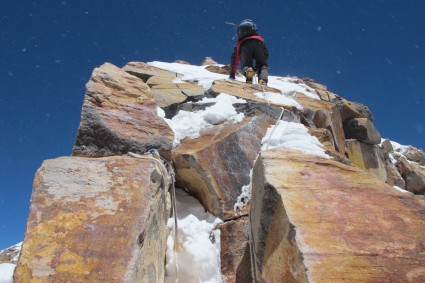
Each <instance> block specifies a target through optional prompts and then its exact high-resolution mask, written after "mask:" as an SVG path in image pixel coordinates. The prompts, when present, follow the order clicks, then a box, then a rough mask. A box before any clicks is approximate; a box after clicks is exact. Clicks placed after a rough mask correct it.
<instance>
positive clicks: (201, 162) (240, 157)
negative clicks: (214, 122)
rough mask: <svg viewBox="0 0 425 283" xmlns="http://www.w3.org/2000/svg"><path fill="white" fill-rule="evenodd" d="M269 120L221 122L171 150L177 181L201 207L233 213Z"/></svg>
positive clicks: (227, 214) (226, 214) (226, 215)
mask: <svg viewBox="0 0 425 283" xmlns="http://www.w3.org/2000/svg"><path fill="white" fill-rule="evenodd" d="M272 123H273V120H272V119H271V118H270V117H267V116H266V115H260V116H258V117H253V118H247V119H245V120H244V121H243V122H241V123H238V124H233V123H231V122H227V123H224V124H222V125H219V126H216V127H214V128H212V129H207V130H205V131H203V132H202V133H201V136H200V137H199V138H197V139H186V140H184V141H183V142H182V144H181V145H180V146H178V147H177V148H175V149H174V150H173V162H174V164H175V169H176V181H177V183H178V184H179V185H180V186H182V187H184V188H186V189H188V190H189V191H190V192H191V193H192V194H194V195H195V196H196V197H197V198H198V199H199V200H200V201H201V203H202V204H203V205H204V206H205V208H206V209H207V210H208V211H209V212H211V213H213V214H214V215H216V216H219V217H220V218H222V219H232V218H234V217H235V214H236V211H234V205H235V203H236V200H237V197H238V196H239V195H240V190H241V188H242V187H243V186H244V185H247V184H249V182H250V178H249V172H250V170H251V168H252V165H253V163H254V160H255V158H256V157H257V153H258V151H259V150H260V147H261V139H262V137H263V136H264V134H265V133H266V130H267V128H268V127H269V126H270V125H272Z"/></svg>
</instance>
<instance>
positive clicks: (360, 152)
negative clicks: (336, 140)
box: [345, 139, 387, 182]
mask: <svg viewBox="0 0 425 283" xmlns="http://www.w3.org/2000/svg"><path fill="white" fill-rule="evenodd" d="M345 145H346V150H347V156H348V159H350V161H351V162H352V163H353V164H355V165H356V166H358V167H360V168H361V169H364V170H367V171H369V172H370V173H371V174H373V175H374V176H376V178H378V179H379V180H381V181H383V182H385V181H386V180H387V171H386V169H385V163H384V160H382V159H381V155H380V149H379V146H378V145H370V144H366V143H362V142H359V141H358V140H354V139H348V140H346V142H345Z"/></svg>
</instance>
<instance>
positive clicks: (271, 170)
mask: <svg viewBox="0 0 425 283" xmlns="http://www.w3.org/2000/svg"><path fill="white" fill-rule="evenodd" d="M252 186H253V188H252V189H253V196H252V207H251V214H252V215H251V219H252V230H253V234H254V237H253V241H254V248H253V250H254V253H255V254H254V255H255V267H256V272H255V274H256V280H257V281H258V282H343V281H352V282H421V281H424V280H425V270H424V268H423V266H424V265H425V257H424V255H423V252H424V251H425V250H424V247H425V246H424V240H423V237H422V235H423V232H424V231H425V222H424V219H425V218H424V217H425V214H424V213H425V203H423V202H421V201H418V200H416V199H415V198H413V197H412V196H410V195H406V194H405V193H401V192H397V191H396V190H393V189H392V188H391V187H389V186H388V185H386V184H385V183H383V182H381V181H379V180H378V179H376V178H374V177H373V176H372V175H369V174H367V173H365V172H364V171H362V170H360V169H358V168H356V167H352V166H347V165H343V164H341V163H338V162H335V161H332V160H327V159H324V158H321V157H316V156H312V155H306V154H301V153H300V152H297V151H294V150H285V149H275V150H270V151H266V152H262V154H261V158H259V159H257V162H256V165H255V168H254V175H253V185H252ZM405 231H409V236H408V240H407V239H406V236H407V235H406V233H405Z"/></svg>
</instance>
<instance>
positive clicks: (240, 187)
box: [14, 58, 425, 283]
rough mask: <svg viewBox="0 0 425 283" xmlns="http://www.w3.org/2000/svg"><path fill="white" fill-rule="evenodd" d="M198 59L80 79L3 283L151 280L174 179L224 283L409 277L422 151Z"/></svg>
mask: <svg viewBox="0 0 425 283" xmlns="http://www.w3.org/2000/svg"><path fill="white" fill-rule="evenodd" d="M179 62H180V61H179ZM181 64H184V65H181ZM204 64H205V66H195V65H190V64H188V63H186V62H180V65H179V63H170V64H167V63H161V62H152V63H148V64H147V63H143V62H130V63H128V64H127V65H126V66H124V67H123V68H118V67H116V66H113V65H111V64H108V63H106V64H104V65H102V66H100V67H99V68H96V69H95V70H94V71H93V74H92V77H91V78H90V81H89V82H88V83H87V88H86V89H87V90H86V95H85V98H84V104H83V108H82V113H81V122H80V125H79V129H78V134H77V137H76V141H75V146H74V148H73V156H71V157H62V158H57V159H53V160H47V161H45V162H44V163H43V165H42V167H41V168H40V169H39V170H38V171H37V174H36V177H35V181H34V187H33V194H32V199H31V210H30V216H29V220H28V224H27V231H26V235H25V240H24V242H23V246H22V252H21V254H20V258H19V261H18V264H17V268H16V271H15V275H14V279H15V282H62V281H66V282H68V281H69V282H164V278H165V275H164V272H165V270H166V268H165V266H164V262H166V261H165V257H166V254H165V253H166V239H167V236H168V234H169V233H170V231H169V228H170V224H168V227H167V220H168V219H169V217H170V216H171V208H170V194H169V189H170V187H172V186H170V184H174V182H170V181H172V180H173V179H172V177H173V176H174V175H175V185H176V186H179V187H181V188H183V189H185V190H186V191H187V192H189V193H190V194H192V195H193V196H195V197H196V198H198V199H199V201H200V202H201V203H202V204H203V206H204V207H205V210H206V211H208V212H210V213H212V214H213V215H214V216H216V217H220V218H221V219H222V220H223V221H224V223H221V224H219V225H217V229H220V231H221V238H220V239H221V241H220V243H221V266H220V267H221V277H222V278H223V280H225V282H235V283H236V282H238V283H245V282H252V281H253V280H255V281H256V282H343V281H350V282H422V281H425V269H424V268H423V266H425V241H424V239H423V235H424V233H425V196H424V193H425V168H424V165H425V154H424V153H423V151H422V150H420V149H416V148H414V147H403V146H400V145H396V144H395V143H392V142H390V141H388V140H386V141H381V136H380V133H379V132H378V130H377V129H376V128H375V126H374V125H373V115H372V113H371V112H370V110H369V109H368V108H367V107H366V106H364V105H361V104H358V103H355V102H350V101H347V100H345V99H344V98H342V97H341V96H339V95H337V94H335V93H333V92H332V91H330V90H329V89H327V87H326V86H324V85H322V84H319V83H317V82H314V81H313V80H312V79H309V78H306V79H298V78H295V77H285V78H283V77H282V78H278V77H276V78H271V79H270V80H269V86H267V87H264V88H260V87H258V86H257V85H255V84H254V85H246V84H244V83H242V82H240V81H237V80H236V81H230V80H227V77H228V69H229V67H228V66H221V65H218V64H217V63H216V62H215V61H213V60H212V59H211V58H208V59H206V60H205V62H204ZM197 73H199V77H197V76H196V74H197ZM222 96H224V97H226V96H227V99H228V101H233V99H235V97H237V98H238V99H235V100H236V102H226V103H228V104H221V105H220V107H221V108H220V107H215V108H214V106H216V105H215V103H217V104H218V102H217V99H218V98H219V97H222ZM241 98H242V99H241ZM158 108H161V109H158ZM229 108H230V110H229ZM226 111H227V112H228V113H226V114H229V113H230V114H229V115H230V116H229V115H228V116H226V115H224V114H223V113H224V112H226ZM199 113H201V114H202V113H203V114H202V115H203V116H202V115H198V114H199ZM195 114H197V115H195ZM185 115H186V116H185ZM188 117H189V118H188ZM175 118H177V119H175ZM185 119H186V120H185ZM181 121H185V123H184V125H181V124H179V122H181ZM278 124H279V125H280V126H282V125H283V126H282V127H281V128H280V130H278V131H280V133H279V136H280V138H275V137H274V138H273V134H275V135H276V133H275V130H276V128H278V127H274V126H275V125H278ZM176 125H177V126H176ZM291 125H296V127H293V129H292V131H289V132H285V127H289V128H290V127H291ZM171 127H173V128H171ZM181 132H184V134H182V133H181ZM266 137H267V138H266ZM306 141H308V142H306ZM270 145H271V147H270V148H271V149H269V146H270ZM312 145H314V148H313V149H312V148H311V146H312ZM317 150H319V151H320V153H318V151H317ZM312 154H317V155H312ZM319 155H320V156H319ZM171 168H173V169H171ZM393 186H396V187H395V188H394V187H393ZM403 189H405V190H403ZM415 194H416V195H417V196H415ZM188 211H190V210H189V209H188ZM193 217H194V216H193ZM171 222H173V221H171ZM199 222H200V223H201V222H202V221H199ZM219 222H220V221H219ZM169 223H170V221H169ZM215 223H218V222H215ZM211 226H213V225H211ZM208 229H210V228H208ZM194 231H195V232H194V233H196V229H195V230H194ZM213 234H214V235H217V234H216V233H215V232H212V231H211V234H210V235H213ZM207 235H208V233H207ZM186 236H188V237H189V236H190V235H186ZM174 237H175V238H177V237H178V235H174ZM206 238H208V237H206ZM169 239H172V237H170V238H169ZM216 239H217V238H216V237H213V236H211V237H210V240H211V241H216ZM171 241H172V240H171ZM171 244H172V243H168V250H173V249H172V248H170V247H171V246H170V245H171ZM181 249H184V247H181V246H176V248H175V249H174V252H175V253H178V252H179V250H181ZM168 256H170V255H168ZM175 258H178V257H175ZM182 258H184V256H182ZM168 259H170V257H169V258H168ZM167 262H168V261H167ZM171 262H172V261H171ZM206 262H208V260H206ZM182 264H187V263H185V262H178V265H182ZM167 266H168V265H167ZM216 267H217V268H215V269H214V270H218V269H219V268H218V266H216ZM167 268H168V267H167ZM211 270H212V269H211ZM173 272H178V270H177V268H176V270H175V271H173ZM173 276H177V277H178V274H174V275H173ZM216 277H217V276H215V277H214V278H216Z"/></svg>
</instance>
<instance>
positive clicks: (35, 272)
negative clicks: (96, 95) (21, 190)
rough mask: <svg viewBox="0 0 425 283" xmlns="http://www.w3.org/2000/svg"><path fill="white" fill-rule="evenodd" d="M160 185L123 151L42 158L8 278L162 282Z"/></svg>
mask: <svg viewBox="0 0 425 283" xmlns="http://www.w3.org/2000/svg"><path fill="white" fill-rule="evenodd" d="M168 182H169V181H168V180H164V179H163V176H162V173H161V170H160V169H158V167H157V164H156V162H154V161H150V160H146V159H144V160H140V159H136V158H132V157H129V156H127V157H125V156H122V157H103V158H96V159H93V158H84V157H62V158H58V159H54V160H47V161H45V162H44V163H43V165H42V166H41V168H40V169H39V170H38V171H37V174H36V177H35V180H34V190H33V194H32V199H31V203H32V205H31V213H30V216H29V219H28V227H27V231H26V235H25V241H24V243H23V250H22V254H21V257H20V260H19V263H18V266H17V268H16V272H15V277H14V278H15V282H162V281H163V280H164V257H165V247H166V237H167V230H166V228H165V225H166V222H167V219H168V217H167V215H169V205H168V203H167V194H166V189H167V185H168Z"/></svg>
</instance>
